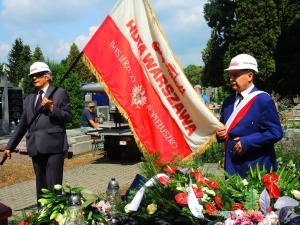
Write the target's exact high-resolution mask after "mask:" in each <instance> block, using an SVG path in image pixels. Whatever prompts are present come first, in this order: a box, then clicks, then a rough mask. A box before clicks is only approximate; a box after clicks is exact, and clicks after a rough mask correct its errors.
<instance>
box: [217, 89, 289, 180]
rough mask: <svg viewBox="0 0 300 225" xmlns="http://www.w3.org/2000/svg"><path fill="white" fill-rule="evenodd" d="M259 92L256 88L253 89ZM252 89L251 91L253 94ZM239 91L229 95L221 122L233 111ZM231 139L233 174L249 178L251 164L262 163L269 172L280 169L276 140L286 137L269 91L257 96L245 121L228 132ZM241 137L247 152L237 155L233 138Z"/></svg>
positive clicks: (229, 166)
mask: <svg viewBox="0 0 300 225" xmlns="http://www.w3.org/2000/svg"><path fill="white" fill-rule="evenodd" d="M253 91H258V89H257V88H256V87H254V88H253V89H252V90H251V92H253ZM251 92H250V93H251ZM234 102H235V94H232V95H230V96H228V97H227V98H226V99H225V100H224V102H223V105H222V109H221V117H220V121H221V122H222V123H224V124H225V123H226V122H227V120H228V118H229V117H230V115H231V113H232V112H233V107H234ZM228 135H229V140H228V143H227V146H226V150H225V169H226V171H227V172H229V173H230V174H231V175H233V174H239V175H241V176H242V177H246V172H247V171H248V170H249V166H252V167H254V166H255V165H256V164H257V163H260V165H261V168H262V166H265V167H266V169H267V170H268V171H269V170H270V168H271V167H273V169H274V170H277V160H276V155H275V150H274V143H276V142H277V141H279V140H280V139H281V138H282V137H283V131H282V127H281V123H280V120H279V116H278V112H277V109H276V107H275V104H274V101H273V99H272V98H271V97H270V95H268V94H267V93H261V94H259V95H257V97H256V99H255V101H254V102H253V104H252V106H251V107H250V109H249V111H248V112H247V113H246V114H245V116H244V117H243V118H242V119H241V121H240V122H239V123H238V124H237V125H236V126H235V127H234V128H233V129H232V130H231V131H229V132H228ZM236 137H240V141H241V144H242V147H243V152H244V154H243V155H241V156H238V155H235V153H234V152H233V147H234V146H235V144H236V143H237V141H234V140H233V139H234V138H236Z"/></svg>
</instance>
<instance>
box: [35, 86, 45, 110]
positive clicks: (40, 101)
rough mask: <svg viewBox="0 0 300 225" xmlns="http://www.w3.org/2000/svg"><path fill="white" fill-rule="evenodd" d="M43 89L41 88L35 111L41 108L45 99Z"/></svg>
mask: <svg viewBox="0 0 300 225" xmlns="http://www.w3.org/2000/svg"><path fill="white" fill-rule="evenodd" d="M43 93H44V92H43V90H40V91H39V96H38V99H37V101H36V104H35V111H36V112H37V111H38V110H39V109H40V108H41V105H42V100H43V96H42V95H43Z"/></svg>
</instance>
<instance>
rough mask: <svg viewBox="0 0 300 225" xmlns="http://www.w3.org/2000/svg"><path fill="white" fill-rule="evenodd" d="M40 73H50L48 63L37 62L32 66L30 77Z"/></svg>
mask: <svg viewBox="0 0 300 225" xmlns="http://www.w3.org/2000/svg"><path fill="white" fill-rule="evenodd" d="M39 72H50V73H51V70H50V69H49V66H48V65H47V64H46V63H43V62H35V63H33V64H32V65H31V66H30V70H29V74H28V76H30V75H32V74H35V73H39Z"/></svg>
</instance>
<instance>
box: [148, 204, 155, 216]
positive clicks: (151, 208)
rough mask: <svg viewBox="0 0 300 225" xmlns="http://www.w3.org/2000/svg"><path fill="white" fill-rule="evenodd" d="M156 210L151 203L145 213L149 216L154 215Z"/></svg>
mask: <svg viewBox="0 0 300 225" xmlns="http://www.w3.org/2000/svg"><path fill="white" fill-rule="evenodd" d="M156 210H157V205H156V204H154V203H151V204H150V205H148V206H147V211H148V213H149V214H150V215H152V214H154V213H155V212H156Z"/></svg>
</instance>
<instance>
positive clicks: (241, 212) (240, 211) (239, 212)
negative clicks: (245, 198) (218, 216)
mask: <svg viewBox="0 0 300 225" xmlns="http://www.w3.org/2000/svg"><path fill="white" fill-rule="evenodd" d="M234 213H235V215H236V217H239V216H242V215H243V210H240V209H237V210H235V211H234Z"/></svg>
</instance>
